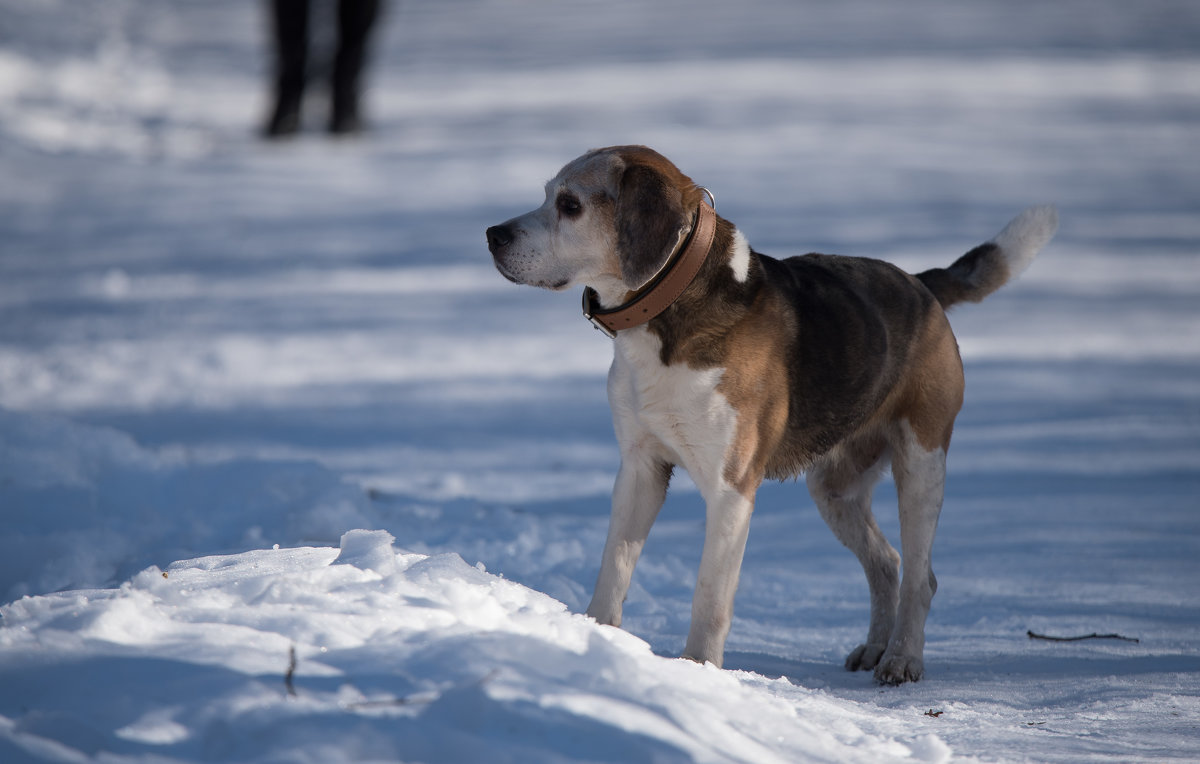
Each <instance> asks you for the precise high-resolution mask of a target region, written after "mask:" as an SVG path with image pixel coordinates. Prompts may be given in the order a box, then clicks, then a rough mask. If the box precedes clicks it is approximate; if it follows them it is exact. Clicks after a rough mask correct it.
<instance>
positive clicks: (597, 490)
mask: <svg viewBox="0 0 1200 764" xmlns="http://www.w3.org/2000/svg"><path fill="white" fill-rule="evenodd" d="M0 8H2V13H3V16H4V18H5V23H4V28H3V30H2V31H0V41H2V44H0V242H3V243H2V244H0V603H6V604H3V606H0V761H4V762H10V761H11V762H25V761H37V762H43V761H49V762H76V761H106V762H134V761H138V762H158V761H171V762H193V761H222V762H225V761H263V762H266V761H314V762H335V761H425V762H434V761H446V762H450V761H455V762H457V761H522V762H541V761H754V762H770V761H781V762H794V761H838V762H842V761H863V762H876V761H929V762H937V761H947V760H956V761H958V760H962V761H972V760H978V761H1054V762H1102V761H1163V760H1181V761H1186V760H1196V759H1198V758H1200V742H1198V741H1200V682H1198V681H1197V680H1198V678H1200V645H1198V643H1197V641H1196V639H1195V634H1196V630H1197V627H1198V626H1200V514H1198V513H1197V506H1198V502H1197V497H1198V496H1200V385H1198V383H1197V380H1198V379H1200V307H1198V306H1200V260H1198V259H1197V258H1198V256H1200V218H1198V217H1197V210H1200V156H1198V155H1197V154H1196V152H1195V149H1194V146H1193V144H1194V142H1195V139H1194V136H1195V135H1196V131H1197V128H1198V127H1200V125H1198V123H1200V111H1197V109H1196V104H1197V103H1200V100H1198V98H1200V78H1197V77H1196V76H1195V72H1196V71H1197V67H1198V65H1200V49H1198V48H1197V45H1196V41H1197V40H1200V10H1198V9H1197V7H1196V6H1195V4H1194V3H1190V2H1186V1H1185V0H1147V1H1146V2H1139V3H1136V4H1131V3H1125V2H1122V1H1121V0H1101V1H1100V2H1096V1H1095V0H1088V1H1087V2H1085V1H1084V0H1061V2H1056V3H1039V2H1032V1H1031V2H1024V1H1023V0H1022V2H1010V1H1007V0H1006V1H1005V2H1000V1H999V0H997V1H996V2H991V1H989V2H980V3H972V4H966V5H964V4H948V3H942V2H937V1H936V0H919V2H914V3H905V4H892V3H885V2H880V0H855V2H846V3H823V4H797V3H792V2H788V1H786V0H753V1H752V2H749V3H738V4H716V3H694V2H691V3H684V2H682V0H678V1H676V0H671V1H669V2H662V3H653V4H645V3H637V2H633V1H632V0H628V1H626V0H605V2H603V3H600V2H590V1H589V2H580V3H571V4H551V3H532V2H527V3H517V4H514V3H511V2H500V1H499V0H459V2H456V3H415V2H410V3H399V4H395V5H393V6H392V8H391V9H390V13H389V15H388V17H387V18H386V24H385V26H384V28H383V30H382V32H383V37H382V38H381V42H382V45H381V47H380V57H379V59H378V61H377V64H378V65H377V67H376V68H375V69H374V70H373V72H372V74H373V80H372V82H373V84H374V86H375V87H374V88H373V89H372V91H371V92H370V95H369V100H368V104H369V106H370V112H369V117H370V119H371V122H372V124H373V125H374V128H375V129H374V130H373V132H372V133H371V134H370V135H369V136H368V137H367V138H365V139H364V140H361V141H338V142H333V141H329V140H327V139H325V138H324V137H323V136H322V135H320V134H319V133H316V132H315V131H314V132H311V133H309V134H305V135H303V136H301V137H300V138H299V139H298V140H296V141H294V142H292V143H289V144H287V145H269V146H268V145H263V144H262V143H260V142H259V141H258V140H257V139H256V138H255V137H254V136H253V127H254V126H255V123H256V120H258V119H259V118H261V116H262V115H263V113H264V111H265V108H266V104H265V81H266V69H267V67H266V63H265V60H264V56H263V50H262V43H263V36H264V35H263V27H262V21H263V19H262V17H261V8H259V7H258V6H257V5H253V4H247V3H240V2H234V0H220V1H219V2H211V1H210V2H205V3H186V4H183V3H176V4H162V3H151V2H148V0H124V1H123V2H112V3H106V4H104V5H103V7H97V8H94V9H91V11H89V13H87V14H80V13H78V12H77V9H76V8H75V7H74V5H73V4H71V3H66V2H61V0H55V1H52V2H45V1H42V0H39V1H38V2H34V1H33V0H0ZM665 30H668V31H669V33H666V34H664V31H665ZM321 107H322V104H321V103H320V101H319V100H316V101H314V103H313V104H312V114H311V116H312V120H311V122H312V124H313V125H319V124H321V122H322V119H321V117H322V115H321V113H320V109H321ZM629 142H642V143H647V144H650V145H653V146H655V147H656V148H658V149H660V150H661V151H663V152H664V153H665V154H666V155H668V156H669V157H671V158H673V159H675V160H676V161H677V162H678V163H679V164H680V165H681V167H682V168H683V169H684V171H685V172H688V173H689V174H691V175H692V176H693V177H695V178H696V179H697V180H698V181H699V182H702V183H703V184H705V185H706V186H708V187H710V188H712V189H713V191H714V192H715V194H716V196H717V200H718V204H719V205H720V206H719V209H720V211H721V212H722V214H724V215H725V216H727V217H728V218H730V219H731V220H734V221H735V222H737V223H738V224H739V226H740V227H741V229H742V231H743V232H744V233H745V234H746V236H747V238H748V240H749V241H750V242H751V243H752V244H753V245H754V246H755V247H756V248H757V249H759V250H761V251H766V252H770V253H773V254H779V255H787V254H793V253H797V252H803V251H808V250H823V251H834V252H842V253H846V254H865V255H872V256H879V257H884V258H886V259H890V260H893V261H895V262H897V263H899V264H901V265H902V266H904V267H906V268H909V269H910V270H914V271H915V270H921V269H924V268H928V267H933V266H945V265H947V264H949V263H950V262H951V261H952V260H953V259H954V258H955V257H957V256H958V255H959V254H961V253H962V252H964V251H966V250H967V249H969V248H970V247H972V246H974V245H976V244H978V243H980V242H982V241H984V240H986V239H987V238H988V237H989V236H991V235H993V234H994V233H995V232H996V231H997V230H999V227H1000V226H1002V225H1003V224H1004V222H1005V221H1006V220H1009V219H1011V218H1012V216H1013V215H1014V214H1016V213H1017V212H1019V211H1020V210H1021V209H1023V208H1025V207H1028V206H1030V205H1037V204H1044V203H1054V204H1055V205H1056V206H1057V208H1058V210H1059V214H1060V223H1061V224H1060V230H1059V232H1058V234H1057V235H1056V238H1055V239H1054V240H1053V241H1051V243H1050V244H1049V245H1048V247H1047V249H1046V250H1045V251H1044V252H1043V253H1042V254H1041V255H1040V256H1039V257H1038V258H1037V259H1036V260H1035V261H1034V262H1033V263H1032V265H1031V266H1030V267H1029V269H1028V271H1026V272H1025V273H1024V274H1023V275H1022V276H1021V278H1020V280H1019V281H1017V282H1016V283H1014V284H1011V285H1009V286H1008V287H1006V288H1005V289H1003V290H1001V291H1000V292H998V293H996V294H995V295H993V296H991V297H989V298H988V300H987V301H986V302H985V303H983V304H982V305H978V306H964V307H962V308H960V309H958V310H956V311H955V312H954V314H953V315H952V317H951V318H952V322H953V324H954V326H955V330H956V332H957V334H958V336H959V339H960V344H961V347H962V352H963V356H964V359H965V361H966V372H967V403H966V407H965V408H964V411H963V413H962V415H961V417H960V419H959V425H958V428H957V430H956V433H955V440H954V444H953V447H952V448H951V451H950V455H949V469H950V479H949V483H948V486H947V500H946V508H945V511H944V512H943V515H942V520H941V524H940V529H939V534H938V539H937V542H936V545H935V550H934V568H935V571H936V572H937V574H938V579H939V590H938V594H937V596H936V597H935V599H934V603H933V610H932V612H931V614H930V620H929V626H928V628H927V638H928V644H927V648H926V661H925V663H926V671H927V675H926V677H925V679H924V680H922V681H921V682H920V683H917V684H914V685H907V686H902V687H899V688H882V687H878V686H876V685H875V684H874V683H873V682H872V681H871V678H870V676H869V675H868V674H866V673H855V674H851V673H848V672H845V671H844V670H843V669H842V668H841V662H842V660H843V658H844V657H845V655H846V653H847V652H849V650H850V649H851V648H853V647H854V646H855V645H856V644H858V642H859V641H861V638H862V632H863V630H864V629H865V628H866V620H867V596H866V586H865V583H864V581H863V577H862V573H861V570H860V569H859V567H858V565H857V563H856V562H855V561H854V559H853V558H852V556H851V555H850V554H849V553H848V552H847V551H846V550H845V549H843V548H841V547H840V546H839V545H838V544H837V542H836V541H835V540H834V539H833V537H832V534H830V533H829V531H828V530H827V529H826V528H825V527H824V525H823V524H822V523H821V521H820V519H819V517H818V516H817V513H816V512H815V511H814V509H813V507H812V506H811V503H810V501H809V500H808V498H807V495H806V492H805V491H804V490H803V487H802V486H798V485H796V484H794V483H788V484H772V485H770V486H767V487H765V488H764V489H763V490H762V491H761V492H760V495H759V500H758V505H757V509H756V516H755V519H754V522H753V524H752V528H751V535H750V543H749V548H748V550H747V555H746V563H745V567H744V569H743V575H742V583H741V587H740V590H739V594H738V600H737V605H736V613H735V620H734V624H733V629H732V632H731V635H730V639H729V643H728V653H727V657H726V670H724V671H719V670H716V669H714V668H713V667H711V666H698V665H695V664H692V663H689V662H685V661H679V660H677V659H675V658H674V657H673V656H675V655H677V654H678V653H679V651H680V650H681V648H682V645H683V640H684V637H685V635H686V633H687V624H688V619H689V616H690V598H691V590H692V586H693V584H694V581H695V572H696V569H697V566H698V561H699V554H700V548H701V539H702V531H703V514H702V513H701V512H700V511H699V509H698V508H699V497H698V495H697V494H696V492H695V489H694V488H693V487H692V486H691V484H690V482H689V481H688V479H687V477H686V475H679V476H677V477H676V479H675V482H674V483H673V485H672V495H671V497H670V498H669V499H668V503H667V506H666V507H665V508H664V509H663V512H662V514H661V516H660V519H659V521H658V523H657V525H656V526H655V528H654V531H653V532H652V534H651V537H650V540H649V542H648V545H647V549H646V552H645V554H644V555H643V558H642V561H641V562H640V564H639V567H638V569H637V572H636V574H635V576H634V585H633V589H632V590H631V592H630V596H629V600H628V602H627V604H626V607H625V620H624V629H623V630H616V629H611V628H607V627H600V626H597V625H596V624H594V623H592V622H591V621H589V620H588V619H586V618H585V617H584V616H582V615H580V613H581V612H582V611H583V609H584V608H585V607H586V604H587V601H588V598H589V596H590V592H591V586H592V583H593V582H594V580H595V575H596V572H597V568H598V564H599V556H600V550H601V547H602V545H603V541H604V534H605V530H606V524H607V512H608V506H607V505H608V496H607V494H608V492H609V490H610V489H611V486H612V480H613V477H614V475H615V471H616V467H617V454H616V447H615V443H614V442H613V437H612V434H611V424H610V418H609V413H608V410H607V405H606V402H605V396H604V378H605V373H606V371H607V367H608V363H609V359H610V352H611V351H610V343H609V342H608V340H606V339H605V338H603V337H602V336H600V335H599V334H598V333H596V332H594V331H593V330H592V329H591V328H590V327H589V326H588V325H587V323H586V322H584V321H583V320H582V319H581V318H579V315H578V295H577V294H562V295H559V294H551V293H546V292H540V291H535V290H530V289H521V288H518V287H514V286H513V285H512V284H510V283H508V282H507V281H505V280H504V279H503V278H501V277H500V276H499V275H498V274H497V273H496V272H495V271H494V269H493V268H492V266H491V263H490V258H489V257H488V255H487V252H486V248H485V246H484V242H483V230H484V228H485V227H486V226H488V225H490V224H494V223H496V222H499V221H501V220H504V219H506V218H508V217H510V216H512V215H514V214H517V213H520V212H523V211H525V210H527V209H529V208H531V207H533V206H534V205H536V204H537V203H539V202H540V197H541V187H542V184H543V182H544V181H545V179H546V178H548V177H551V176H552V175H553V174H554V173H555V172H556V171H557V170H558V168H559V167H560V166H561V165H562V164H564V163H565V162H566V161H568V160H569V159H571V158H573V157H574V156H576V155H578V154H579V153H581V152H582V151H584V150H586V149H587V148H591V147H594V146H601V145H608V144H615V143H629ZM876 503H877V514H878V516H879V519H880V524H881V527H882V528H883V530H884V532H885V533H886V534H887V535H888V536H889V537H890V538H892V539H893V543H897V536H898V532H897V526H896V518H895V515H896V507H895V498H894V493H893V492H892V491H891V490H890V487H889V486H883V487H881V489H880V491H879V492H878V496H877V500H876ZM1028 630H1033V631H1035V632H1038V633H1043V634H1052V635H1063V636H1069V635H1083V634H1090V633H1094V632H1095V633H1101V634H1107V633H1117V634H1121V635H1123V636H1127V637H1131V638H1136V639H1138V640H1139V641H1137V642H1128V641H1119V640H1088V641H1081V642H1064V643H1052V642H1045V641H1035V640H1031V639H1029V638H1028V637H1027V636H1026V632H1027V631H1028ZM293 663H294V668H290V666H292V665H293Z"/></svg>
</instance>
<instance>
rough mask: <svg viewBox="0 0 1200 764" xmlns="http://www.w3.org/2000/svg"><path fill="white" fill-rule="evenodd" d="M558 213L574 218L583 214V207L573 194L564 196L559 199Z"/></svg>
mask: <svg viewBox="0 0 1200 764" xmlns="http://www.w3.org/2000/svg"><path fill="white" fill-rule="evenodd" d="M557 205H558V211H559V212H561V213H562V214H563V215H566V216H567V217H569V218H573V217H575V216H576V215H578V214H579V213H581V212H583V205H582V204H580V203H579V199H577V198H576V197H574V196H572V195H571V194H563V195H562V196H560V197H558V201H557Z"/></svg>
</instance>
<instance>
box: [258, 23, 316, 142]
mask: <svg viewBox="0 0 1200 764" xmlns="http://www.w3.org/2000/svg"><path fill="white" fill-rule="evenodd" d="M309 5H310V3H309V0H272V2H271V4H270V6H271V7H270V12H271V22H272V30H273V31H274V37H275V109H274V110H273V111H272V113H271V119H270V121H268V122H267V126H266V129H265V131H264V132H265V133H266V134H267V136H268V137H282V136H287V135H292V134H294V133H296V131H298V130H299V129H300V108H301V103H302V101H303V99H304V82H305V78H306V77H307V68H308V15H309Z"/></svg>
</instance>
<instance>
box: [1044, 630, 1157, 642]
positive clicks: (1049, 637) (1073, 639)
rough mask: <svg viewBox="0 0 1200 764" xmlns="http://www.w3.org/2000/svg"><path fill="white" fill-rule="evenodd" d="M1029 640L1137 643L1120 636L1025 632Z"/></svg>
mask: <svg viewBox="0 0 1200 764" xmlns="http://www.w3.org/2000/svg"><path fill="white" fill-rule="evenodd" d="M1025 633H1026V634H1028V635H1029V638H1030V639H1044V640H1046V641H1048V642H1079V641H1081V640H1084V639H1119V640H1121V641H1122V642H1139V641H1140V640H1139V639H1138V638H1137V637H1124V636H1121V635H1120V634H1095V633H1092V634H1084V635H1082V636H1078V637H1052V636H1048V635H1046V634H1038V633H1037V632H1034V631H1026V632H1025Z"/></svg>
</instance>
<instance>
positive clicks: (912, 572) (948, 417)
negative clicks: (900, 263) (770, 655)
mask: <svg viewBox="0 0 1200 764" xmlns="http://www.w3.org/2000/svg"><path fill="white" fill-rule="evenodd" d="M545 192H546V199H545V202H544V203H543V204H542V205H541V206H540V207H538V208H537V209H535V210H533V211H531V212H528V213H526V214H524V215H521V216H519V217H515V218H512V219H511V220H509V221H507V222H505V223H502V224H500V225H496V226H492V227H490V228H488V229H487V232H486V236H487V243H488V249H489V250H490V252H491V254H492V257H493V259H494V262H495V265H496V268H497V269H498V270H499V271H500V273H501V274H502V275H503V276H505V277H506V278H508V279H509V280H511V281H513V282H516V283H518V284H526V285H532V286H537V287H543V288H546V289H553V290H563V289H569V288H572V287H579V286H583V287H585V289H584V306H583V309H584V315H585V317H586V318H587V319H588V320H590V321H592V323H593V324H594V325H595V326H596V327H597V328H599V329H601V330H602V331H604V332H605V334H608V335H609V336H610V337H612V338H613V341H614V344H613V356H614V357H613V363H612V367H611V369H610V371H609V375H608V399H609V404H610V406H611V408H612V414H613V423H614V429H615V430H616V436H617V441H618V443H619V446H620V453H621V465H620V469H619V470H618V473H617V478H616V484H615V487H614V489H613V500H612V516H611V519H610V524H609V530H608V537H607V540H606V542H605V545H604V552H603V556H602V559H601V566H600V573H599V576H598V578H597V581H596V588H595V591H594V594H593V597H592V600H591V603H590V604H589V605H588V608H587V614H588V615H589V616H591V617H592V618H594V619H595V620H596V621H597V622H599V623H601V624H611V625H613V626H620V624H621V608H622V604H623V602H624V599H625V595H626V593H627V591H628V589H629V584H630V578H631V576H632V574H633V569H634V565H635V564H636V563H637V560H638V557H639V555H640V553H641V551H642V547H643V545H644V544H645V541H646V537H647V535H648V534H649V532H650V526H651V525H652V524H653V522H654V519H655V517H656V516H657V514H658V511H659V509H660V507H661V506H662V503H663V500H664V499H665V497H666V492H667V485H668V483H669V481H670V478H671V475H672V472H673V470H674V469H675V468H676V467H682V468H684V469H686V470H687V472H688V474H689V475H690V476H691V478H692V480H693V481H694V482H695V484H696V486H697V487H698V488H699V490H700V493H701V495H702V496H703V498H704V502H705V507H706V509H705V533H704V547H703V553H702V555H701V561H700V570H699V573H698V575H697V579H696V587H695V591H694V594H693V600H692V616H691V625H690V627H689V631H688V635H687V642H686V645H685V647H684V651H683V657H685V658H690V659H692V660H695V661H698V662H701V663H703V662H711V663H713V664H715V665H716V666H718V667H720V666H721V664H722V660H723V655H724V647H725V639H726V637H727V635H728V633H729V629H730V625H731V622H732V619H733V601H734V593H735V591H736V589H737V584H738V575H739V571H740V568H741V564H742V557H743V554H744V551H745V547H746V538H747V534H748V532H749V526H750V515H751V513H752V511H753V508H754V497H755V493H756V491H757V489H758V487H759V485H760V484H761V483H762V482H763V480H765V479H768V478H769V479H786V478H794V477H798V476H799V475H801V474H804V475H805V476H806V483H807V486H808V490H809V493H810V494H811V496H812V498H813V500H814V502H815V503H816V505H817V508H818V509H819V510H820V513H821V516H822V517H823V518H824V520H825V521H826V523H827V524H828V525H829V527H830V528H831V529H832V530H833V533H834V535H835V536H836V537H837V538H838V539H839V540H840V541H841V542H842V543H843V544H844V545H846V546H847V547H849V548H850V550H851V551H853V552H854V554H855V555H856V556H857V557H858V560H859V562H860V563H861V564H862V567H863V570H864V571H865V572H866V576H867V583H868V586H869V588H870V598H871V615H870V626H869V627H868V629H867V638H866V641H865V642H863V643H862V644H861V645H859V646H858V647H856V648H855V649H854V650H853V651H852V652H851V653H850V654H849V657H847V658H846V662H845V666H846V668H847V669H849V670H852V671H854V670H860V669H861V670H870V669H874V676H875V679H876V680H877V681H878V682H880V683H882V684H889V685H891V684H901V683H903V682H909V681H917V680H919V679H920V678H921V676H922V674H923V672H924V657H923V653H924V646H925V620H926V616H927V615H928V613H929V607H930V603H931V600H932V598H933V595H934V592H935V591H936V590H937V580H936V579H935V578H934V575H933V570H932V567H931V564H930V549H931V547H932V545H933V537H934V531H935V529H936V527H937V522H938V515H939V513H940V512H941V507H942V496H943V485H944V481H945V475H946V452H947V449H948V448H949V446H950V436H951V432H952V430H953V427H954V420H955V417H956V416H957V414H958V411H959V409H960V408H961V406H962V401H963V370H962V361H961V359H960V357H959V352H958V343H957V340H956V339H955V336H954V334H953V332H952V331H951V329H950V323H949V321H948V320H947V318H946V313H945V311H946V309H947V308H950V307H951V306H953V305H956V304H958V303H962V302H978V301H980V300H982V299H983V298H984V297H986V296H987V295H989V294H991V293H992V292H993V291H995V290H996V289H998V288H999V287H1000V286H1002V285H1003V284H1004V283H1005V282H1007V281H1008V280H1010V279H1011V278H1013V277H1015V276H1016V275H1018V274H1019V273H1020V272H1021V271H1022V270H1024V269H1025V268H1026V267H1027V266H1028V265H1029V263H1030V262H1031V261H1032V259H1033V258H1034V256H1035V255H1036V254H1037V252H1038V251H1039V250H1040V249H1041V248H1042V247H1043V246H1044V245H1045V244H1046V243H1047V242H1048V241H1049V240H1050V238H1051V237H1052V236H1053V234H1054V232H1055V230H1056V228H1057V212H1056V211H1055V210H1054V208H1053V207H1049V206H1046V207H1033V208H1030V209H1028V210H1026V211H1025V212H1023V213H1021V214H1020V215H1018V216H1017V217H1016V218H1015V219H1013V220H1012V222H1010V223H1009V224H1008V225H1007V226H1006V227H1005V228H1004V229H1003V230H1002V231H1001V232H1000V233H999V234H998V235H997V236H996V237H995V238H994V239H992V240H991V241H989V242H987V243H984V244H981V245H979V246H977V247H975V248H974V249H972V250H970V251H969V252H967V253H966V254H965V255H963V256H962V257H960V258H959V259H958V260H957V261H955V262H954V263H953V264H952V265H950V266H949V267H948V268H934V269H932V270H928V271H925V272H923V273H919V274H917V275H915V276H914V275H910V274H908V273H906V272H904V271H902V270H900V269H899V268H897V267H895V266H893V265H891V264H888V263H886V262H883V261H881V260H875V259H868V258H856V257H842V256H834V255H821V254H808V255H803V256H799V257H791V258H788V259H785V260H777V259H774V258H771V257H768V256H766V255H763V254H760V253H758V252H756V251H754V250H753V249H751V247H750V245H749V244H748V242H747V240H746V238H745V237H744V236H743V234H742V233H741V232H740V231H739V230H738V229H737V228H736V227H735V226H734V225H733V224H732V223H731V222H729V221H728V220H725V219H724V218H722V217H720V216H718V215H717V214H716V213H715V211H714V209H713V207H712V206H711V205H710V204H709V203H708V201H707V199H706V196H707V197H708V198H711V194H709V193H708V192H707V190H706V189H703V188H701V187H699V186H697V185H696V184H695V183H693V182H692V180H691V179H690V178H688V177H687V176H686V175H684V174H683V173H682V172H681V171H680V170H679V169H678V168H677V167H676V166H675V165H674V164H672V163H671V162H670V161H669V160H667V159H666V158H665V157H663V156H662V155H661V154H659V153H657V152H655V151H654V150H652V149H649V148H646V147H644V146H613V147H609V148H603V149H597V150H593V151H590V152H588V153H586V154H584V155H583V156H581V157H579V158H577V159H575V160H573V161H571V162H570V163H568V164H567V165H566V166H565V167H563V169H562V170H561V171H560V172H559V173H558V175H556V176H555V177H554V178H553V179H552V180H551V181H549V182H548V183H547V184H546V188H545ZM889 466H890V468H891V470H892V474H893V476H894V479H895V483H896V488H897V494H898V498H899V512H900V541H901V548H902V549H903V550H904V567H903V576H901V575H900V555H899V554H898V553H897V552H896V550H895V549H894V548H892V546H891V545H890V544H889V543H888V541H887V539H886V538H885V537H884V535H883V534H882V533H881V532H880V530H879V527H878V526H877V525H876V523H875V519H874V516H873V514H872V512H871V495H872V491H873V489H874V486H875V483H876V481H877V480H878V479H879V478H880V476H881V474H882V473H883V472H884V471H885V470H886V469H887V468H888V467H889Z"/></svg>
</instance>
